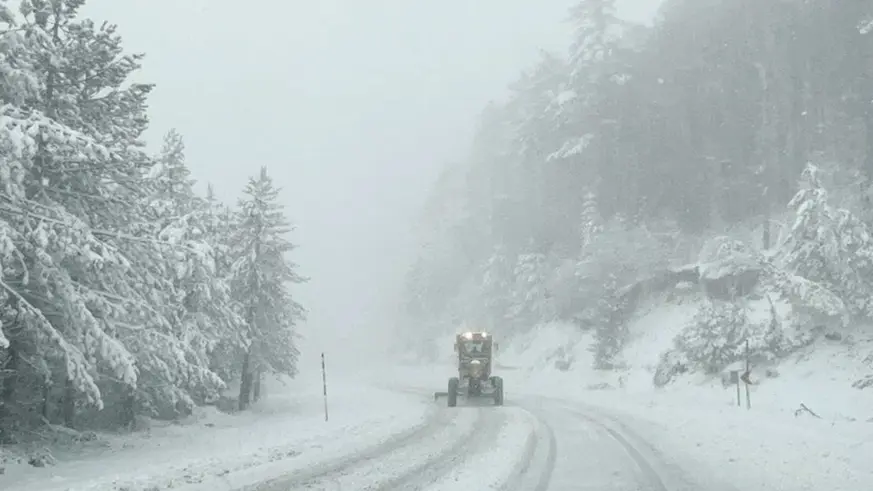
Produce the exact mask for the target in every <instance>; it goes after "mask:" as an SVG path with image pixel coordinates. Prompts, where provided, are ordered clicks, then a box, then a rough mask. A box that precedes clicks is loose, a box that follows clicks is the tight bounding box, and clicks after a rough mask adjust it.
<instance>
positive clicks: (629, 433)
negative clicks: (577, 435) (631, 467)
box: [553, 400, 737, 491]
mask: <svg viewBox="0 0 873 491" xmlns="http://www.w3.org/2000/svg"><path fill="white" fill-rule="evenodd" d="M553 401H554V402H556V403H557V404H556V405H558V406H559V407H562V408H563V409H564V410H565V411H567V412H569V413H571V414H573V415H575V416H576V417H577V418H579V419H582V420H584V421H586V422H588V423H590V424H591V425H593V426H595V427H597V428H599V429H601V430H603V431H604V432H605V433H606V434H607V435H608V436H609V437H610V438H611V439H612V440H613V441H615V442H617V443H618V444H619V445H620V446H621V447H622V448H623V449H624V451H625V452H626V453H627V455H628V456H629V457H630V459H631V460H632V461H633V462H634V464H635V465H636V467H637V469H638V470H639V473H640V474H641V477H642V480H643V482H642V483H640V484H643V485H645V486H646V487H645V488H643V489H646V490H652V491H698V490H700V489H711V490H713V491H716V490H718V491H737V490H736V488H734V487H733V486H730V485H729V484H728V485H726V484H725V483H718V484H716V483H712V482H709V483H704V482H695V481H694V480H693V479H692V476H691V475H689V474H688V472H687V469H684V468H682V467H680V466H678V465H676V463H675V462H671V461H670V460H669V459H668V458H667V457H666V456H665V455H664V454H663V453H662V452H661V451H659V450H658V449H657V448H656V447H655V446H654V445H652V444H651V443H650V442H649V441H647V440H646V439H645V438H642V437H641V436H640V435H638V434H637V433H636V432H635V431H633V430H632V429H631V428H629V427H628V426H627V424H625V423H624V422H623V421H622V420H621V419H620V418H619V417H618V416H617V415H613V414H610V413H608V412H605V411H604V410H602V409H601V408H597V407H594V406H590V405H587V404H586V405H581V406H580V405H574V406H568V403H567V401H561V402H558V401H556V400H553ZM692 464H693V463H688V465H692Z"/></svg>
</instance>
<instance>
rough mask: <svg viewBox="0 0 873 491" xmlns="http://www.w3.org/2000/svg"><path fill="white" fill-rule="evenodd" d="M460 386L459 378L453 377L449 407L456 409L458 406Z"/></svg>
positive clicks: (450, 385) (450, 382) (450, 380)
mask: <svg viewBox="0 0 873 491" xmlns="http://www.w3.org/2000/svg"><path fill="white" fill-rule="evenodd" d="M458 384H460V380H458V377H452V378H450V379H449V396H448V405H449V407H455V406H457V405H458Z"/></svg>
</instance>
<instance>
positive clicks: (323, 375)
mask: <svg viewBox="0 0 873 491" xmlns="http://www.w3.org/2000/svg"><path fill="white" fill-rule="evenodd" d="M321 386H322V387H323V388H324V420H325V421H327V370H326V369H325V367H324V352H322V353H321Z"/></svg>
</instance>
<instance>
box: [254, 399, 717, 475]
mask: <svg viewBox="0 0 873 491" xmlns="http://www.w3.org/2000/svg"><path fill="white" fill-rule="evenodd" d="M403 391H405V392H416V393H419V394H420V393H422V391H420V390H415V389H403ZM429 396H430V395H429V394H424V395H423V397H429ZM441 401H442V404H435V405H434V408H433V410H432V411H431V412H430V414H429V417H428V418H427V419H426V420H425V421H424V423H422V424H421V425H419V426H416V427H413V428H410V429H408V430H407V431H405V432H403V433H400V434H397V435H394V436H393V437H392V438H390V439H388V440H387V441H384V442H381V443H380V444H378V445H376V446H373V447H371V448H369V449H368V450H366V451H364V452H359V453H356V454H353V455H348V456H346V457H344V458H342V459H338V460H333V461H330V462H324V463H322V464H320V465H318V466H315V467H312V468H310V469H308V470H307V471H306V472H305V473H296V474H292V475H288V476H283V477H282V478H279V479H275V480H272V481H269V482H265V483H261V484H259V485H257V486H253V487H249V488H246V489H245V491H292V490H324V491H333V490H336V491H339V490H343V491H351V490H355V491H364V490H367V491H390V490H397V491H399V490H404V491H412V490H422V491H424V490H429V491H444V490H445V491H448V490H471V491H474V490H475V491H479V490H499V491H564V490H566V491H571V490H572V491H588V490H590V491H594V490H597V491H686V490H688V491H690V490H695V491H698V490H706V491H709V490H711V489H713V488H712V487H708V486H706V487H701V485H700V483H695V482H693V481H692V480H691V479H690V478H689V475H688V474H687V473H686V472H685V471H684V470H683V469H682V468H680V467H677V466H676V465H675V464H673V463H671V462H669V461H668V460H667V459H665V457H664V456H662V455H660V454H659V453H658V452H657V451H656V450H655V449H654V447H652V446H651V445H649V443H648V442H646V441H644V440H643V439H641V438H640V437H639V436H638V435H636V434H634V433H633V432H632V431H630V430H629V429H628V428H626V427H625V426H623V425H622V424H621V422H620V421H617V420H616V419H614V418H612V417H610V415H608V414H606V413H603V412H601V411H599V410H597V409H596V408H593V407H585V406H580V405H579V404H578V403H570V402H567V401H562V400H560V399H548V398H541V397H521V398H516V399H512V400H509V399H507V405H506V406H503V407H494V406H490V405H487V406H479V405H466V406H463V407H462V406H459V407H456V408H447V407H444V404H445V403H444V400H441ZM721 489H722V488H720V491H721Z"/></svg>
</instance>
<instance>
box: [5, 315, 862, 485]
mask: <svg viewBox="0 0 873 491" xmlns="http://www.w3.org/2000/svg"><path fill="white" fill-rule="evenodd" d="M687 315H688V313H687V312H683V311H682V307H681V306H663V307H660V308H654V309H651V310H650V311H648V312H645V313H644V314H642V315H640V316H638V318H637V319H636V320H635V326H631V331H632V334H633V338H632V339H633V340H632V341H631V342H630V344H629V345H628V346H627V348H626V353H625V356H626V357H627V358H629V359H633V360H634V365H633V366H632V367H631V368H630V369H629V370H628V371H626V372H625V373H623V374H621V375H619V374H616V373H612V374H610V375H603V374H598V373H596V372H594V371H592V370H591V369H590V368H589V367H590V366H591V363H590V359H591V355H590V354H589V351H588V346H589V344H590V340H588V339H587V338H586V337H585V335H583V334H580V333H579V332H578V331H577V330H575V329H573V328H572V327H570V326H565V325H560V324H553V325H543V326H539V327H538V328H536V329H535V330H533V331H532V332H531V333H530V334H529V335H528V336H526V337H525V338H524V339H518V340H516V341H515V342H513V343H511V344H510V345H508V346H501V348H500V350H499V351H498V355H497V368H496V370H497V371H499V372H500V374H501V375H502V376H503V377H504V380H505V386H506V405H505V406H503V407H495V406H490V405H488V404H469V405H464V404H461V405H459V407H457V408H447V407H445V406H446V404H445V399H440V400H438V401H435V400H434V392H435V391H444V390H445V386H446V381H447V379H448V377H449V376H450V374H451V373H452V365H451V340H450V339H449V340H439V341H441V342H442V344H444V345H445V346H448V347H449V349H447V350H446V351H447V352H448V354H447V357H446V359H445V360H444V363H437V364H428V365H424V364H420V363H419V364H416V363H412V362H409V361H407V362H404V363H402V364H396V365H393V366H392V365H386V364H384V363H381V364H379V363H376V364H374V363H368V364H367V368H366V369H359V370H356V371H355V373H354V374H353V375H349V374H346V373H336V374H332V373H331V372H330V371H328V378H327V382H328V384H327V387H328V395H327V415H326V414H325V399H324V397H323V393H322V374H321V371H320V366H318V364H316V363H311V365H313V366H311V367H303V369H302V370H301V375H300V376H299V377H298V378H297V379H295V380H293V381H285V382H280V381H271V382H270V384H268V386H267V389H266V397H265V398H264V399H263V400H262V401H260V402H259V403H258V404H257V405H256V406H255V408H254V409H253V410H252V411H249V412H245V413H239V414H224V413H220V412H218V411H216V410H207V409H200V410H198V411H197V413H196V414H195V415H194V416H192V417H191V418H189V419H188V420H186V421H182V422H180V423H177V424H169V423H158V422H153V423H152V425H151V428H150V429H149V430H147V431H142V432H138V433H134V434H128V435H100V436H99V438H98V439H96V440H95V441H93V442H89V443H87V444H84V445H85V447H84V448H78V449H77V450H76V451H75V452H73V451H68V452H64V451H62V450H61V449H53V450H52V451H53V457H54V459H55V461H56V462H55V463H54V464H53V465H49V466H46V467H42V468H37V467H33V466H30V465H28V464H27V463H26V462H23V461H20V459H17V458H16V454H15V451H16V449H12V450H11V451H10V450H7V451H6V452H7V454H6V457H5V460H6V462H5V463H3V464H0V466H3V467H4V472H3V474H0V489H2V490H5V491H14V490H22V491H23V490H28V491H46V490H89V491H92V490H127V491H139V490H143V491H144V490H150V491H156V490H165V489H173V490H182V491H194V490H198V491H200V490H203V491H206V490H209V491H222V490H250V491H254V490H259V491H270V490H274V491H275V490H293V489H309V490H346V491H348V490H364V489H404V490H412V489H428V490H486V489H501V490H511V489H517V490H524V491H545V490H551V491H556V490H616V491H617V490H642V489H646V490H649V489H650V490H660V491H666V490H670V491H679V490H683V491H684V490H689V491H690V490H699V491H729V490H730V491H733V490H742V491H757V490H762V491H763V490H767V491H778V490H788V491H800V490H818V491H840V490H845V491H867V490H871V489H873V466H871V465H870V463H871V461H873V420H869V418H870V417H871V416H873V411H871V408H873V390H867V391H861V390H857V389H854V388H852V387H851V382H852V381H853V380H856V379H857V378H859V377H861V376H863V375H865V374H867V373H869V368H870V367H869V364H868V363H865V361H864V358H863V356H862V355H861V354H860V353H863V352H868V353H869V352H870V349H869V348H870V344H869V343H870V341H869V340H865V339H863V338H860V339H855V341H854V342H853V343H852V345H851V346H850V345H849V344H847V343H845V342H839V341H834V342H831V343H830V344H828V342H824V341H823V342H822V343H819V344H818V345H816V346H814V347H811V348H810V349H808V350H807V351H804V352H802V353H799V354H797V355H795V356H793V357H792V358H791V359H789V360H785V361H783V362H782V363H781V364H780V365H779V366H777V367H769V368H768V370H767V371H766V373H764V371H763V370H756V369H755V368H754V367H753V370H752V382H753V383H754V384H753V385H751V386H749V400H748V401H747V399H746V393H745V389H743V390H741V391H740V394H739V396H740V400H739V405H738V399H737V397H738V394H737V389H736V387H735V386H732V385H729V384H727V385H725V384H723V383H722V380H721V379H713V378H703V377H693V376H691V377H686V379H682V380H681V381H679V382H677V383H674V384H671V385H669V386H667V388H663V389H656V388H654V387H653V386H652V369H653V366H654V365H655V363H656V362H657V361H658V360H657V359H658V354H659V353H660V352H662V351H663V350H664V349H665V348H666V347H668V345H669V343H670V342H671V336H672V334H671V332H672V331H674V330H675V329H676V326H677V325H680V324H681V323H682V322H683V320H682V318H683V316H687ZM445 346H442V347H443V348H445ZM327 356H328V360H329V359H330V353H329V352H328V353H327ZM567 360H572V364H570V368H569V369H567V368H566V365H567V364H566V361H567ZM328 366H330V364H328ZM561 368H563V369H561ZM749 403H750V404H749ZM461 406H463V407H461ZM749 406H750V407H749ZM804 408H806V409H804ZM326 416H327V417H326ZM10 452H11V453H10ZM0 456H2V454H0Z"/></svg>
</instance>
